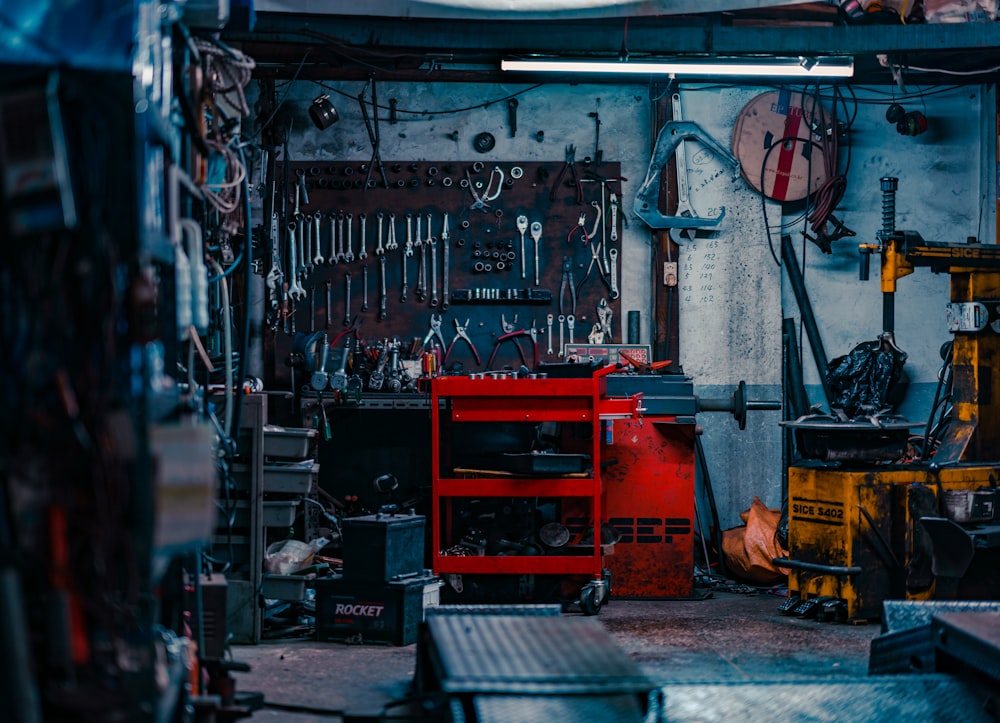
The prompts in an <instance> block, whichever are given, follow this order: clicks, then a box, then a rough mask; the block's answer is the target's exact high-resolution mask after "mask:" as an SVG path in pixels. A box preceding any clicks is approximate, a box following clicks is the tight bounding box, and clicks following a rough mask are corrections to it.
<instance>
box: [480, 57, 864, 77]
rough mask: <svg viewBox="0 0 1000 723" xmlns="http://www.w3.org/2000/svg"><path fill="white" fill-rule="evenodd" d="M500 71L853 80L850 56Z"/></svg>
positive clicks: (525, 66)
mask: <svg viewBox="0 0 1000 723" xmlns="http://www.w3.org/2000/svg"><path fill="white" fill-rule="evenodd" d="M500 70H506V71H514V72H522V73H570V74H607V75H616V74H617V75H624V74H627V75H671V76H715V77H720V76H728V77H740V78H851V77H854V60H853V59H852V58H849V57H825V56H818V57H808V58H807V57H804V56H797V57H794V58H777V57H776V58H698V59H679V60H666V59H664V60H596V59H584V58H578V59H572V58H558V59H557V58H547V59H540V58H537V59H536V58H525V59H520V58H504V59H503V60H502V61H500Z"/></svg>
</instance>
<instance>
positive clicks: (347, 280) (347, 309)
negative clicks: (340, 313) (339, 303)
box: [344, 271, 351, 326]
mask: <svg viewBox="0 0 1000 723" xmlns="http://www.w3.org/2000/svg"><path fill="white" fill-rule="evenodd" d="M350 325H351V272H350V271H348V272H347V273H346V274H344V326H350Z"/></svg>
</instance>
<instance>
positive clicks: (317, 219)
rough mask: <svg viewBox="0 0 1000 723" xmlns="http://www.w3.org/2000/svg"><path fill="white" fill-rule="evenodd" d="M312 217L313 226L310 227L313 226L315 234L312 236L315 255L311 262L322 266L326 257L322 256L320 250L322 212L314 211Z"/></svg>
mask: <svg viewBox="0 0 1000 723" xmlns="http://www.w3.org/2000/svg"><path fill="white" fill-rule="evenodd" d="M313 219H314V220H313V226H312V228H313V233H314V234H315V236H314V237H313V243H314V244H315V246H316V255H315V256H313V263H314V264H316V266H317V267H320V266H322V265H323V264H325V263H326V259H325V258H323V251H322V248H321V246H322V238H321V237H322V228H323V214H322V212H320V211H317V212H316V213H314V214H313Z"/></svg>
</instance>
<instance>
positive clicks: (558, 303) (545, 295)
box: [268, 160, 624, 386]
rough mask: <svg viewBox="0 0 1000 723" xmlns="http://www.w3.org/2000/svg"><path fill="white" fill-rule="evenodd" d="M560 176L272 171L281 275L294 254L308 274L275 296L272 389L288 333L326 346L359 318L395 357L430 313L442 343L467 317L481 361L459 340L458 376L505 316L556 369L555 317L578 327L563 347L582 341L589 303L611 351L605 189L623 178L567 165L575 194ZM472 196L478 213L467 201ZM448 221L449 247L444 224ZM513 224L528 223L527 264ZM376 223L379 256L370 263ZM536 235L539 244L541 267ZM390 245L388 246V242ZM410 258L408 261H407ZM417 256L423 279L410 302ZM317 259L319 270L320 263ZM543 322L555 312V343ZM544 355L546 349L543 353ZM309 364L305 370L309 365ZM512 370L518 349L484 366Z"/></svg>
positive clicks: (615, 172) (613, 313) (551, 168)
mask: <svg viewBox="0 0 1000 723" xmlns="http://www.w3.org/2000/svg"><path fill="white" fill-rule="evenodd" d="M565 168H566V165H565V163H564V161H562V160H559V161H553V162H549V163H545V162H530V163H527V162H526V163H518V162H499V163H498V162H487V163H482V162H472V161H469V162H441V163H434V162H420V163H412V162H405V161H386V162H385V163H384V169H385V178H384V179H383V177H382V175H381V174H380V173H379V171H378V170H377V169H373V170H372V171H371V173H369V167H368V166H367V165H366V164H349V163H343V162H339V163H325V164H321V163H312V164H309V163H296V162H293V163H289V164H288V169H287V171H284V169H283V168H282V166H281V165H280V164H279V166H278V173H279V181H281V178H280V174H284V175H285V179H284V183H285V187H286V188H287V189H288V191H289V192H288V194H287V195H288V200H287V202H286V203H285V204H284V206H285V212H284V213H283V214H282V213H281V208H282V205H283V204H282V201H281V200H280V199H279V200H278V201H277V202H276V204H275V206H276V208H278V209H279V213H278V215H277V216H276V217H275V218H274V226H275V227H276V228H277V231H278V239H279V243H278V249H279V251H280V255H281V265H282V270H283V271H284V279H285V281H286V282H287V283H288V284H289V285H291V284H292V281H293V277H294V274H293V272H292V271H291V270H290V269H289V267H290V266H291V262H292V259H291V255H292V253H293V251H294V252H295V255H296V257H299V258H296V266H298V265H299V261H300V257H302V256H305V257H306V258H307V259H308V262H309V263H311V265H312V266H313V268H312V270H311V272H309V273H307V274H305V275H304V277H300V278H299V280H298V283H299V284H300V285H301V295H300V298H299V300H298V301H297V303H293V301H292V300H290V299H287V298H283V296H282V290H281V288H280V287H279V288H275V290H274V291H273V294H272V299H271V301H272V313H271V329H272V330H273V332H274V333H273V351H274V354H273V359H272V366H271V368H270V369H269V374H270V375H271V376H272V379H269V380H268V381H269V383H270V384H271V385H272V386H275V385H276V386H285V385H287V384H288V383H289V382H290V376H291V374H290V372H289V369H288V367H287V365H286V364H285V360H286V359H287V358H288V355H289V353H290V352H291V351H292V348H293V337H294V335H295V333H297V332H298V333H306V332H308V333H320V332H323V331H326V332H328V334H329V335H330V337H331V338H332V336H334V335H335V334H337V333H338V332H339V331H341V330H343V329H344V328H345V327H347V326H349V325H350V323H351V321H352V320H355V319H356V322H355V323H359V324H360V328H359V332H358V333H359V335H360V336H361V337H363V338H366V339H369V340H372V339H383V338H392V337H397V338H399V339H400V340H402V341H404V347H403V350H404V352H405V351H406V344H405V342H408V341H409V340H413V339H417V340H418V341H417V342H416V344H417V346H418V347H419V340H423V338H424V337H425V335H426V334H427V332H428V331H429V330H430V326H429V321H430V319H431V316H432V315H437V314H440V315H442V319H443V323H442V327H441V331H442V336H443V337H444V339H445V340H447V341H448V342H449V343H450V341H451V339H452V338H454V337H455V332H456V326H455V324H456V322H458V323H464V322H465V321H466V320H467V319H468V320H469V324H468V325H467V327H466V328H467V334H468V336H469V338H470V339H471V341H472V342H473V343H474V344H475V346H476V348H477V352H478V354H479V357H480V363H477V362H476V359H475V358H474V355H473V353H472V350H471V348H470V347H469V346H468V345H466V344H465V343H464V342H460V343H458V344H456V345H455V348H454V350H453V351H452V354H451V355H450V356H449V357H448V359H447V364H448V366H452V365H454V367H455V370H456V371H459V370H460V371H464V372H469V371H481V370H483V369H484V367H485V365H486V364H487V362H488V359H489V357H490V353H491V351H492V348H493V344H494V341H495V340H496V338H497V337H499V336H500V335H501V334H502V333H503V330H502V328H501V316H503V318H504V319H506V321H507V322H508V323H511V324H513V325H514V327H515V328H516V329H530V328H531V326H532V323H534V325H535V328H536V330H537V332H538V336H537V339H538V354H539V356H538V360H539V361H550V362H552V361H558V359H559V351H560V340H559V322H558V317H559V315H560V314H563V315H564V316H565V317H569V316H570V315H573V316H574V317H575V325H574V327H575V328H574V330H573V338H572V341H576V342H581V341H586V339H587V336H588V334H589V333H590V332H591V331H593V330H594V329H593V327H594V324H595V323H596V322H597V321H598V313H597V312H598V305H599V304H600V305H601V306H602V307H604V308H603V309H602V312H603V313H602V318H603V320H604V321H605V322H606V324H607V325H609V326H610V329H611V331H610V334H608V335H606V336H605V337H604V341H606V342H610V341H621V340H622V333H621V330H620V329H618V328H617V323H616V321H615V320H616V319H617V318H619V317H620V311H619V309H618V305H617V297H618V289H619V281H618V280H617V277H618V270H619V269H620V262H621V259H620V258H619V256H618V252H619V248H620V246H619V239H620V238H621V233H622V224H623V223H624V215H623V214H621V213H620V212H619V207H620V196H621V188H620V183H619V182H618V181H615V180H611V179H615V178H618V177H619V176H620V164H618V163H603V164H602V165H601V166H599V167H597V168H596V170H597V171H599V173H600V175H599V176H597V175H596V174H594V173H587V174H585V173H584V170H583V167H582V166H580V167H577V168H576V173H577V174H578V175H577V178H578V180H579V183H578V184H577V183H574V182H573V175H572V174H571V173H565V174H563V175H562V176H561V175H560V174H561V171H563V170H564V169H565ZM592 170H593V167H592ZM601 179H607V180H604V182H602V180H601ZM279 185H280V184H279ZM303 186H304V187H305V193H302V190H301V189H302V187H303ZM612 194H614V198H612ZM296 196H298V197H299V200H298V211H299V214H300V215H299V216H298V217H296V215H295V213H296V200H295V199H296ZM306 199H308V201H307V200H306ZM477 199H481V200H482V203H481V204H478V205H477ZM616 203H617V204H618V205H619V207H616V206H614V204H616ZM612 209H614V210H612ZM317 214H318V236H317V233H316V223H317V221H316V219H317ZM380 214H381V221H380V219H379V215H380ZM446 215H447V219H448V233H447V240H445V233H444V228H443V226H444V220H445V216H446ZM519 216H523V217H524V221H523V222H522V224H521V228H523V229H524V246H523V248H524V253H523V254H522V245H521V232H520V230H519V225H518V217H519ZM292 222H295V223H296V230H295V231H294V232H293V231H291V230H290V225H289V224H290V223H292ZM535 223H537V224H539V225H540V235H539V234H533V232H532V225H533V224H535ZM581 223H582V225H581ZM525 224H526V227H525ZM299 225H302V226H304V229H305V230H304V231H303V236H304V238H303V239H302V241H301V242H300V241H299V240H298V239H297V234H298V226H299ZM380 227H381V250H382V253H378V249H379V248H380V244H379V242H380ZM408 227H409V231H408ZM310 230H311V231H312V233H311V234H310V233H309V231H310ZM535 235H537V236H538V238H539V240H538V244H537V245H538V257H537V258H538V263H537V266H536V263H535V241H534V239H533V236H535ZM393 236H394V243H393V242H391V241H390V239H391V238H392V237H393ZM293 238H294V239H296V240H295V242H294V243H292V239H293ZM317 238H318V244H317ZM430 238H433V239H434V244H433V245H431V244H430V243H429V241H428V239H430ZM418 244H419V246H418ZM300 245H301V246H302V251H300V250H299V246H300ZM446 247H447V257H448V258H447V264H446V261H445V256H446ZM407 248H410V249H411V250H412V256H408V255H407V253H406V251H407ZM302 252H304V253H302ZM422 256H423V267H424V269H425V276H426V278H425V280H424V283H423V284H422V285H423V286H424V287H425V289H424V292H423V293H422V294H420V293H418V274H420V271H419V269H420V267H421V257H422ZM331 258H332V260H333V261H332V263H331ZM404 259H405V266H406V286H407V288H406V291H405V294H404V290H403V286H404V277H403V266H404ZM320 260H322V263H316V262H317V261H320ZM432 261H433V263H432ZM383 262H384V264H383ZM522 262H523V273H522ZM564 262H567V263H565V264H564ZM383 265H384V278H385V294H384V297H385V298H384V309H383V304H382V296H383V294H382V293H381V286H382V274H383ZM564 266H565V269H564ZM487 269H489V270H487ZM588 270H589V272H590V273H589V275H588ZM446 276H447V284H448V286H447V291H446V290H445V283H446ZM366 277H367V280H366ZM348 278H349V279H350V281H349V282H348ZM612 279H614V281H612ZM348 283H350V296H348ZM561 286H562V287H563V288H562V289H561V288H560V287H561ZM366 288H367V296H366V295H365V290H366ZM328 291H329V295H328ZM560 291H562V293H561V294H560ZM328 298H329V303H328ZM404 299H405V300H404ZM602 299H603V300H605V302H606V305H605V304H602V303H601V302H602ZM549 314H551V315H553V323H552V327H551V328H552V337H551V338H550V337H548V333H549V326H548V323H547V316H548V315H549ZM515 317H516V319H517V321H516V323H515V322H514V319H515ZM562 336H563V338H562V341H563V343H567V344H568V343H570V341H571V339H570V333H569V329H568V322H567V324H566V325H565V326H564V327H563V335H562ZM434 341H435V338H434V337H432V338H431V340H429V342H428V344H427V346H428V347H432V346H433V343H434ZM524 342H527V343H524ZM438 343H441V342H440V341H438ZM411 348H412V347H411ZM550 348H551V349H552V353H548V350H549V349H550ZM522 349H523V350H524V353H525V356H526V357H527V359H526V361H527V364H528V366H532V365H533V364H534V362H535V360H534V358H533V353H532V350H531V349H530V341H528V340H527V338H526V339H525V340H523V343H522ZM444 351H445V350H442V353H441V356H442V357H443V355H444ZM331 356H332V358H331V359H330V361H329V365H330V368H333V366H335V365H336V364H337V363H339V352H337V350H334V352H333V354H332V355H331ZM315 363H316V362H315V360H309V359H307V360H306V365H307V367H308V366H309V364H315ZM521 363H522V360H521V359H520V356H519V353H518V351H517V348H516V347H515V346H514V345H510V344H505V345H502V346H501V347H500V348H499V349H498V353H497V356H496V359H495V360H494V364H493V367H494V368H501V367H503V366H513V367H515V368H516V367H517V366H518V365H520V364H521Z"/></svg>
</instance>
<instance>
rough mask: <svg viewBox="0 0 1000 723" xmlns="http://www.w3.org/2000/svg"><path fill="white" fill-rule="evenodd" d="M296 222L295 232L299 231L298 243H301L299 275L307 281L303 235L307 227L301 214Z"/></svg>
mask: <svg viewBox="0 0 1000 723" xmlns="http://www.w3.org/2000/svg"><path fill="white" fill-rule="evenodd" d="M296 221H297V223H296V229H295V230H296V231H297V234H296V235H297V236H298V243H299V259H298V261H299V264H298V273H299V274H300V275H301V276H302V280H303V281H305V278H306V275H307V274H306V266H305V257H306V246H305V239H304V238H303V235H302V234H303V232H304V230H305V227H306V225H305V223H304V221H303V216H302V215H301V214H300V215H299V218H298V219H296Z"/></svg>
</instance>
